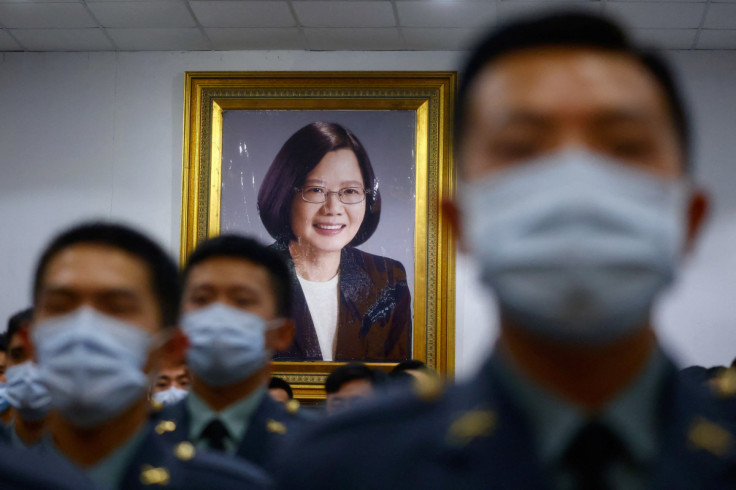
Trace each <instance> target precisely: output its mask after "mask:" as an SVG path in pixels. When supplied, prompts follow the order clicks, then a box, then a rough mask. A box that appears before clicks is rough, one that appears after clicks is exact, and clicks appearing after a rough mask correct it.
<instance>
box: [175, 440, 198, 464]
mask: <svg viewBox="0 0 736 490" xmlns="http://www.w3.org/2000/svg"><path fill="white" fill-rule="evenodd" d="M195 453H196V451H195V450H194V445H193V444H192V443H191V442H189V441H184V442H180V443H179V444H177V445H176V447H175V448H174V455H175V456H176V457H177V458H179V459H180V460H182V461H189V460H190V459H192V458H193V457H194V454H195Z"/></svg>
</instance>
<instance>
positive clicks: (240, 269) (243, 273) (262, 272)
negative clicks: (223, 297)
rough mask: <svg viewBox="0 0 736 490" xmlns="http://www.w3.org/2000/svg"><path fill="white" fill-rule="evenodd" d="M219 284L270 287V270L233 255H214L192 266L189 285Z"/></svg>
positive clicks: (188, 277)
mask: <svg viewBox="0 0 736 490" xmlns="http://www.w3.org/2000/svg"><path fill="white" fill-rule="evenodd" d="M202 285H213V286H214V285H217V286H226V287H244V288H250V289H253V288H257V289H269V288H270V279H269V275H268V270H267V269H266V268H265V267H264V266H263V265H261V264H257V263H255V262H253V261H251V260H248V259H245V258H239V257H231V256H217V257H212V258H209V259H206V260H203V261H202V262H199V263H198V264H195V265H194V266H192V268H191V269H190V271H189V274H188V275H187V284H186V286H187V287H196V286H202Z"/></svg>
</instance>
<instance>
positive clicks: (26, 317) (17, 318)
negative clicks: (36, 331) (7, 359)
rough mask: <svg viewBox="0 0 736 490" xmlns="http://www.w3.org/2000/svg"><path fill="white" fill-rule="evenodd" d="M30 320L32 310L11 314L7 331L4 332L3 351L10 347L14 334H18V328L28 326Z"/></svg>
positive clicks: (27, 309)
mask: <svg viewBox="0 0 736 490" xmlns="http://www.w3.org/2000/svg"><path fill="white" fill-rule="evenodd" d="M32 320H33V308H26V309H25V310H20V311H18V312H15V313H13V314H12V315H11V316H10V318H8V328H7V330H5V348H4V349H3V350H5V351H7V350H8V348H9V347H10V342H11V341H12V340H13V337H15V334H17V333H18V330H20V328H21V327H22V326H23V325H24V324H25V325H26V326H28V324H30V323H31V321H32Z"/></svg>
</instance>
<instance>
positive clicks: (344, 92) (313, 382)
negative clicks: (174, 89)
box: [180, 71, 456, 403]
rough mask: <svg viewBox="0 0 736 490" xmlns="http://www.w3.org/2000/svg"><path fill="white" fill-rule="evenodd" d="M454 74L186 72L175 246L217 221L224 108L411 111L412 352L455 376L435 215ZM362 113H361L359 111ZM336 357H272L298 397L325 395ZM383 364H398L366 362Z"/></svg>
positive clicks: (447, 179) (447, 187) (441, 220)
mask: <svg viewBox="0 0 736 490" xmlns="http://www.w3.org/2000/svg"><path fill="white" fill-rule="evenodd" d="M455 90H456V73H455V72H447V71H442V72H439V71H438V72H187V73H186V84H185V99H184V138H183V139H184V149H183V150H184V151H183V169H182V218H181V249H180V250H181V253H180V260H181V263H182V264H184V263H185V261H186V258H187V257H188V256H189V254H190V253H191V252H192V251H193V250H194V248H195V247H196V245H197V244H198V243H199V242H200V241H202V240H204V239H206V238H208V237H212V236H217V235H218V234H219V233H220V228H221V223H220V220H221V199H222V195H221V191H222V188H223V181H222V179H223V168H222V157H223V154H222V151H223V149H222V146H223V145H222V141H223V114H225V113H227V111H315V110H316V111H410V113H411V114H413V120H414V121H415V126H414V131H415V133H414V142H413V145H414V147H413V148H412V152H413V155H414V158H415V162H414V169H415V178H414V185H415V189H414V192H415V194H414V196H415V197H414V216H415V223H414V234H413V239H414V240H413V243H414V252H413V261H414V262H413V266H414V267H413V271H414V272H413V284H414V288H413V291H412V297H413V305H414V307H413V315H414V317H413V318H414V319H413V326H414V327H413V332H412V343H413V344H412V348H413V353H412V357H413V358H414V359H419V360H422V361H424V362H426V364H427V365H428V366H430V367H432V368H434V369H435V370H437V371H438V372H439V373H440V375H442V376H443V377H445V378H451V377H452V376H453V373H454V353H455V338H454V334H455V328H454V327H455V326H454V322H455V245H454V238H453V236H452V232H451V229H450V227H449V224H448V222H447V221H446V219H445V217H444V216H443V215H442V213H441V206H440V203H441V201H442V199H446V198H450V197H451V196H452V195H453V192H454V186H455V171H454V167H453V159H452V139H451V124H452V111H453V103H454V96H455ZM366 114H367V112H366ZM341 364H343V363H339V362H324V361H319V362H307V361H304V362H275V363H274V365H273V372H274V375H277V376H280V377H283V378H284V379H286V380H287V381H289V383H290V384H291V385H292V387H293V389H294V392H295V395H296V397H297V398H299V399H300V400H302V401H303V402H307V403H309V402H318V401H319V400H321V399H322V398H324V391H323V384H324V380H325V378H326V377H327V375H328V374H329V373H330V372H331V371H332V370H333V369H334V368H335V367H336V366H339V365H341ZM369 365H371V366H372V367H377V368H380V369H383V370H386V371H388V370H390V369H391V368H392V366H394V365H395V363H387V362H381V363H369Z"/></svg>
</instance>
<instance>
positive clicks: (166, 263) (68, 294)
mask: <svg viewBox="0 0 736 490" xmlns="http://www.w3.org/2000/svg"><path fill="white" fill-rule="evenodd" d="M33 296H34V302H35V320H36V321H42V320H45V319H48V318H51V317H56V316H60V315H64V314H66V313H70V312H72V311H74V310H77V309H79V308H81V307H85V306H86V307H90V308H93V309H95V310H97V311H98V312H100V313H104V314H106V315H108V316H111V317H115V318H117V319H119V320H122V321H125V322H127V323H130V324H133V325H136V326H138V327H141V328H143V329H145V330H147V331H149V332H151V333H155V332H157V331H158V330H159V329H161V328H163V327H173V326H175V325H176V324H177V320H178V310H179V308H178V306H179V276H178V270H177V267H176V264H175V263H174V262H173V260H172V259H171V258H170V257H169V255H168V254H167V253H166V252H165V251H164V250H163V249H162V248H161V247H159V246H158V245H157V244H156V243H155V242H153V241H152V240H151V239H150V238H148V237H146V236H144V235H143V234H141V233H139V232H137V231H135V230H133V229H132V228H128V227H126V226H123V225H118V224H110V223H89V224H83V225H80V226H76V227H74V228H72V229H69V230H67V231H65V232H63V233H62V234H61V235H59V236H57V237H56V238H55V239H54V240H53V241H52V242H51V243H50V244H49V245H48V246H47V247H46V250H45V251H44V252H43V254H42V255H41V259H40V260H39V262H38V266H37V267H36V273H35V280H34V284H33Z"/></svg>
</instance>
